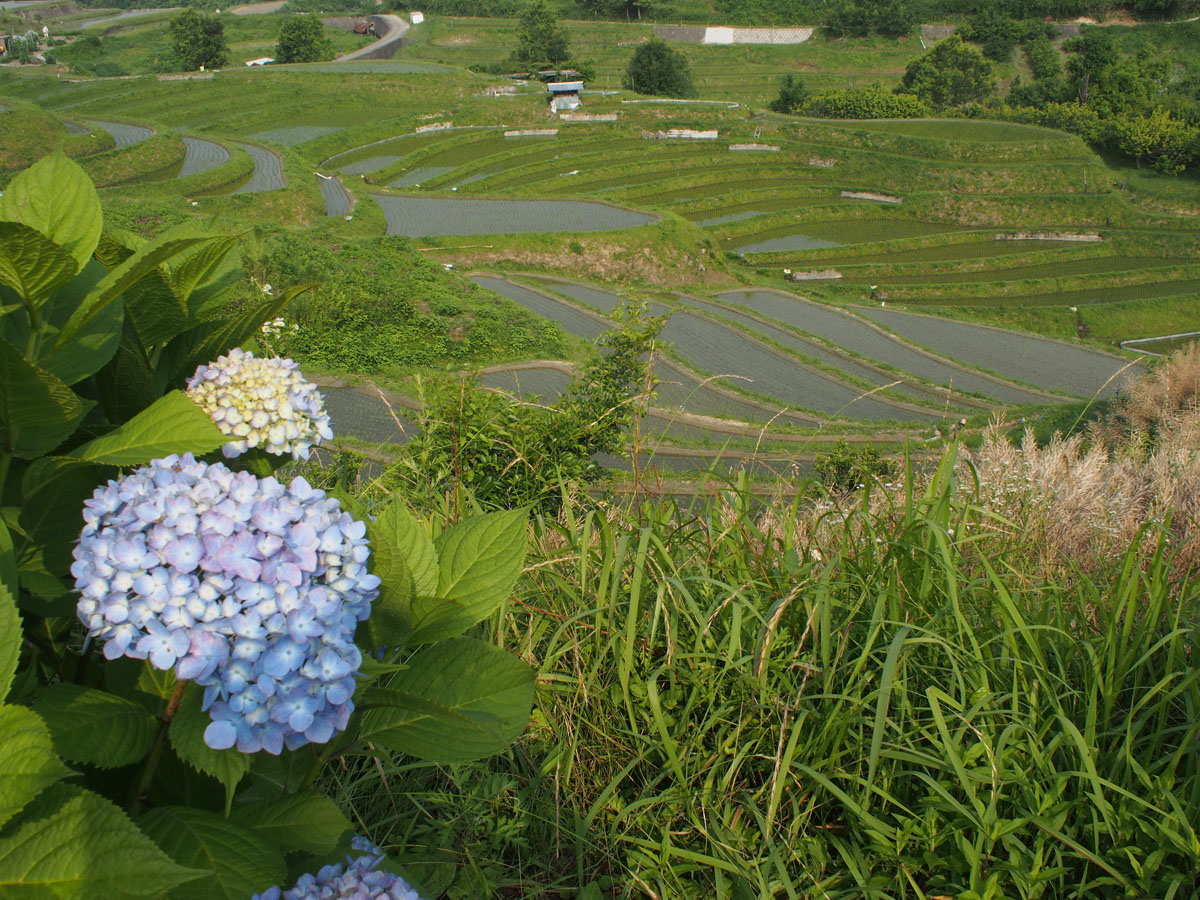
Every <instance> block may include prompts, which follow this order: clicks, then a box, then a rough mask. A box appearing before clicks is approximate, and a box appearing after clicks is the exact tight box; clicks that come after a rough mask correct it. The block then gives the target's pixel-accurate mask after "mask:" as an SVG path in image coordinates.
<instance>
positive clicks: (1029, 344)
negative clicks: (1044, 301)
mask: <svg viewBox="0 0 1200 900" xmlns="http://www.w3.org/2000/svg"><path fill="white" fill-rule="evenodd" d="M855 312H857V313H859V314H861V315H863V316H866V317H867V318H869V319H872V320H874V321H875V322H878V323H879V324H880V325H882V326H884V327H885V328H887V329H889V330H891V331H894V332H895V333H896V334H899V335H901V336H902V337H904V338H906V339H907V340H910V341H912V342H913V343H916V344H920V345H921V346H923V347H928V348H930V349H931V350H934V351H935V352H937V353H942V354H945V355H946V356H948V357H950V358H952V359H960V360H962V359H969V360H971V361H972V363H974V364H975V365H978V366H980V367H982V368H986V369H991V370H992V371H995V372H999V373H1001V374H1002V375H1006V376H1008V377H1010V378H1018V379H1020V380H1022V381H1026V382H1030V383H1033V384H1037V385H1040V386H1041V387H1043V388H1045V389H1046V390H1053V391H1060V392H1062V393H1064V394H1072V395H1074V396H1077V397H1095V396H1099V397H1111V396H1113V395H1114V394H1115V393H1116V392H1117V389H1118V388H1120V386H1121V385H1122V384H1124V382H1125V381H1126V380H1128V379H1129V378H1131V377H1133V376H1134V375H1136V374H1138V372H1140V371H1141V366H1140V365H1139V364H1138V363H1137V362H1136V361H1131V360H1127V359H1123V358H1121V357H1117V356H1110V355H1109V354H1107V353H1101V352H1100V351H1099V350H1092V349H1090V348H1087V347H1081V346H1075V345H1072V344H1068V343H1066V342H1064V341H1056V340H1051V339H1050V338H1042V337H1035V336H1034V335H1032V334H1017V333H1016V332H1012V331H1005V330H1003V329H1000V328H992V327H990V326H988V325H973V324H970V323H967V322H956V321H953V320H950V319H943V318H939V317H937V316H927V315H923V314H921V313H911V312H902V311H900V310H894V309H885V308H880V309H876V308H874V307H860V308H857V309H856V310H855Z"/></svg>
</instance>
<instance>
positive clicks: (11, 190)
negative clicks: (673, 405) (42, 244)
mask: <svg viewBox="0 0 1200 900" xmlns="http://www.w3.org/2000/svg"><path fill="white" fill-rule="evenodd" d="M0 219H3V220H5V221H8V222H20V223H21V224H23V225H27V226H29V227H30V228H33V229H35V230H36V231H39V232H41V233H42V234H43V235H45V236H46V237H48V238H49V239H50V240H52V241H53V242H54V243H56V244H58V245H59V246H61V247H63V248H64V249H65V250H66V251H67V252H68V253H69V254H70V255H71V256H72V257H73V258H74V259H75V262H76V266H75V270H76V271H78V270H79V269H82V268H83V267H84V265H86V263H87V261H88V260H89V259H91V256H92V252H93V251H94V250H95V249H96V245H97V244H98V243H99V241H100V231H101V220H102V214H101V212H100V197H99V196H98V195H97V194H96V187H95V185H93V184H92V180H91V179H90V178H88V177H87V174H86V173H85V172H84V171H83V169H81V168H80V167H79V165H78V164H77V163H74V162H72V161H71V160H69V159H67V157H66V156H64V155H63V154H62V153H61V152H60V153H54V154H51V155H50V156H47V157H45V158H44V159H41V160H39V161H38V162H36V163H34V164H33V165H32V166H30V167H29V168H28V169H26V170H25V171H24V172H22V173H20V174H19V175H17V176H16V177H15V178H14V179H13V180H12V181H11V182H9V184H8V186H7V187H6V188H5V189H4V195H3V196H2V197H0Z"/></svg>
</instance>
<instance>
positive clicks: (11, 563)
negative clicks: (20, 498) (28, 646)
mask: <svg viewBox="0 0 1200 900" xmlns="http://www.w3.org/2000/svg"><path fill="white" fill-rule="evenodd" d="M16 591H17V559H16V555H15V554H14V552H13V542H12V535H10V534H9V533H8V528H7V527H6V526H5V524H4V522H2V521H0V701H3V700H4V698H5V697H7V696H8V689H9V688H10V687H12V682H13V675H14V674H15V673H16V671H17V660H18V658H19V657H20V655H21V638H22V630H21V616H20V615H19V614H18V613H17V606H16V602H15V599H16Z"/></svg>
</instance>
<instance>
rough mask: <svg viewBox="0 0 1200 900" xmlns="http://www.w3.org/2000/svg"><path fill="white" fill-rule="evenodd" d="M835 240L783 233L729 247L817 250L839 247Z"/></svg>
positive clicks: (768, 250)
mask: <svg viewBox="0 0 1200 900" xmlns="http://www.w3.org/2000/svg"><path fill="white" fill-rule="evenodd" d="M840 246H841V245H840V244H839V243H838V242H837V241H827V240H824V239H822V238H815V237H809V236H808V235H807V234H800V233H796V234H785V235H782V236H781V237H774V238H767V239H766V240H762V241H754V242H751V243H749V244H737V245H735V246H733V247H731V248H730V249H731V250H736V251H737V252H738V253H776V252H779V251H786V250H817V249H820V248H822V247H840Z"/></svg>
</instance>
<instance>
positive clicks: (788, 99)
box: [770, 75, 808, 113]
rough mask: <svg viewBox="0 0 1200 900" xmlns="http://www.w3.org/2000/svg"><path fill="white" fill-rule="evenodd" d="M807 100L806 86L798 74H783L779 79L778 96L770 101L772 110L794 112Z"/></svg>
mask: <svg viewBox="0 0 1200 900" xmlns="http://www.w3.org/2000/svg"><path fill="white" fill-rule="evenodd" d="M806 100H808V88H806V87H805V86H804V82H803V81H802V80H801V79H800V77H799V76H798V75H784V76H783V78H781V79H780V80H779V96H778V97H776V98H775V99H774V100H772V101H771V103H770V108H771V111H772V112H777V113H796V112H799V111H800V109H801V108H802V107H803V106H804V103H805V101H806Z"/></svg>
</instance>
